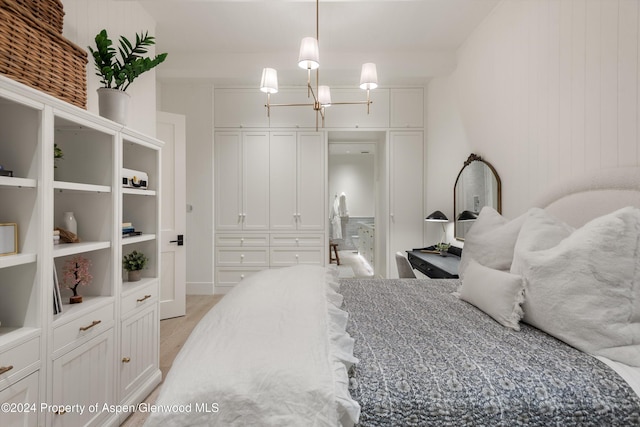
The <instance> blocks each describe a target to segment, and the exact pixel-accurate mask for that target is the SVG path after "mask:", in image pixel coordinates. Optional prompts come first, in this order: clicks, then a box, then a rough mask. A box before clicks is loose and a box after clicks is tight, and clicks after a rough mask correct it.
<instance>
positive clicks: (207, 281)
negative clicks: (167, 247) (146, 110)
mask: <svg viewBox="0 0 640 427" xmlns="http://www.w3.org/2000/svg"><path fill="white" fill-rule="evenodd" d="M159 90H160V93H161V95H160V96H159V99H160V107H159V108H160V110H162V111H167V112H170V113H176V114H182V115H184V116H186V125H187V126H186V128H187V131H186V132H187V205H191V207H192V210H191V212H187V234H186V236H185V239H186V241H187V245H186V247H187V266H188V268H187V294H213V286H214V285H213V265H214V262H213V86H212V85H210V84H207V83H188V82H186V83H166V82H165V83H162V84H160V85H159Z"/></svg>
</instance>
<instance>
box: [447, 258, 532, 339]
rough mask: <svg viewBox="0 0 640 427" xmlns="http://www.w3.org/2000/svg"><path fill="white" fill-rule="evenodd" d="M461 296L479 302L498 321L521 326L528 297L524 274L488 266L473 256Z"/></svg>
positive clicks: (513, 327)
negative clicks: (525, 289)
mask: <svg viewBox="0 0 640 427" xmlns="http://www.w3.org/2000/svg"><path fill="white" fill-rule="evenodd" d="M457 296H458V297H459V298H460V299H462V300H465V301H467V302H469V303H471V304H473V305H475V306H476V307H478V308H479V309H480V310H482V311H484V312H485V313H487V314H488V315H489V316H491V317H493V318H494V319H495V320H496V321H497V322H498V323H500V324H502V325H504V326H506V327H508V328H511V329H515V330H516V331H519V330H520V324H519V322H520V319H521V318H522V309H521V308H520V304H522V302H523V300H524V282H523V280H522V277H521V276H518V275H515V274H511V273H507V272H504V271H500V270H494V269H491V268H487V267H485V266H483V265H480V264H478V263H477V262H476V261H474V260H471V261H469V266H468V267H467V274H466V275H465V277H464V280H463V281H462V286H461V287H460V290H459V291H458V295H457Z"/></svg>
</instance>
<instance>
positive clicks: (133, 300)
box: [122, 280, 158, 316]
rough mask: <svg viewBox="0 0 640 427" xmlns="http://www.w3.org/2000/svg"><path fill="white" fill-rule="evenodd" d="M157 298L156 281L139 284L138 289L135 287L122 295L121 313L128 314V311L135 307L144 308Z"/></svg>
mask: <svg viewBox="0 0 640 427" xmlns="http://www.w3.org/2000/svg"><path fill="white" fill-rule="evenodd" d="M157 299H158V282H157V281H155V280H154V281H153V282H152V283H150V284H148V285H146V286H141V287H140V289H136V290H135V291H133V292H131V293H130V294H127V295H125V296H123V297H122V315H123V316H124V315H126V314H128V313H129V312H130V311H132V310H135V309H137V308H146V307H149V306H151V305H152V304H154V303H155V302H156V300H157Z"/></svg>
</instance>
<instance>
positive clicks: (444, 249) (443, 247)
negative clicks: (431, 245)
mask: <svg viewBox="0 0 640 427" xmlns="http://www.w3.org/2000/svg"><path fill="white" fill-rule="evenodd" d="M450 247H451V244H449V243H443V242H440V243H438V244H437V245H436V251H438V252H440V256H447V254H448V253H449V248H450Z"/></svg>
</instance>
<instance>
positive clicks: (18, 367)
mask: <svg viewBox="0 0 640 427" xmlns="http://www.w3.org/2000/svg"><path fill="white" fill-rule="evenodd" d="M38 360H40V338H39V337H35V338H32V339H30V340H29V341H27V342H24V343H22V344H20V345H17V346H16V347H13V348H10V349H8V350H7V351H5V352H3V353H2V354H0V372H2V373H0V390H1V389H3V388H4V387H6V386H8V385H9V384H10V383H11V382H12V381H14V379H15V378H16V377H18V376H19V375H20V374H23V373H24V372H22V371H23V370H24V369H26V368H28V367H29V366H30V365H33V364H34V363H37V362H38Z"/></svg>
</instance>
